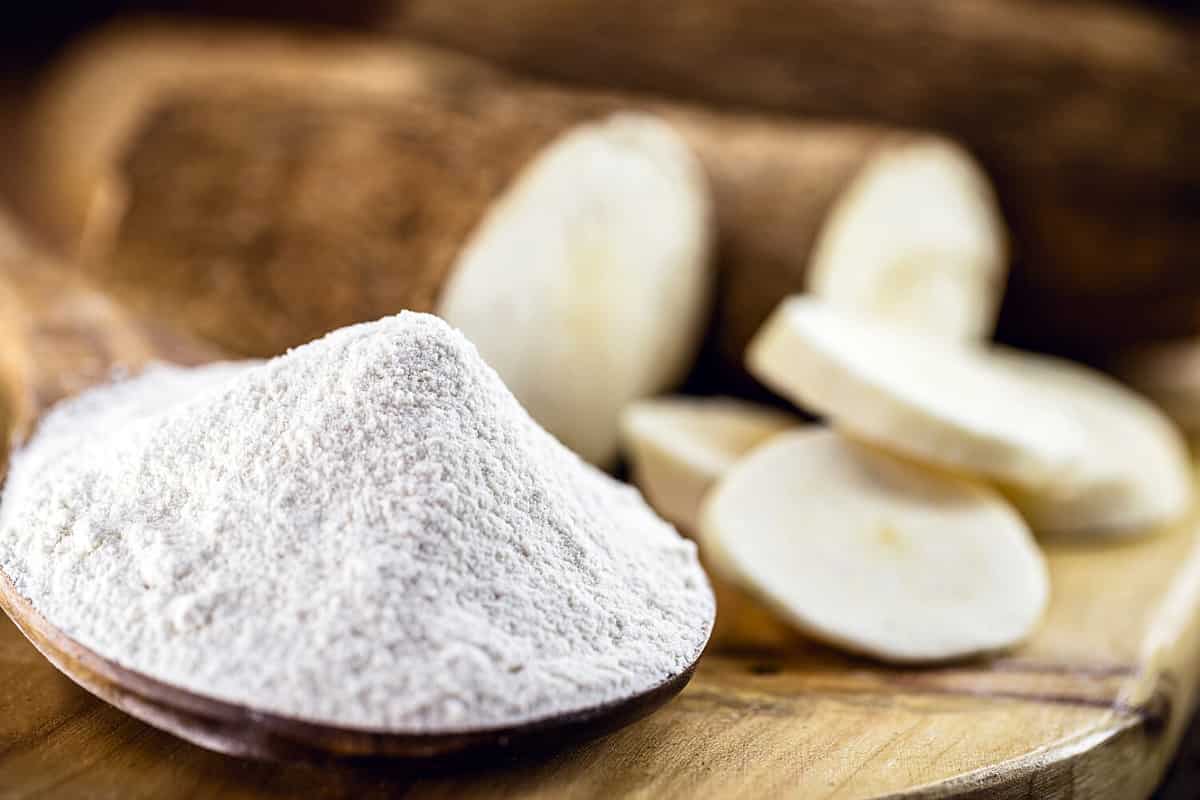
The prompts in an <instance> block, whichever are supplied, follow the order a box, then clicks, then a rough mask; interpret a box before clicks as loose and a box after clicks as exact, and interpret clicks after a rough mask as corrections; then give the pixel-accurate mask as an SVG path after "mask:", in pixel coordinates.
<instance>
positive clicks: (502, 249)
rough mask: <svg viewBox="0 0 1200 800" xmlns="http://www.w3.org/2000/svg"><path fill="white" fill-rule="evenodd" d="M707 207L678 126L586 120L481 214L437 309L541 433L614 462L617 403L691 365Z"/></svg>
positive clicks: (704, 297)
mask: <svg viewBox="0 0 1200 800" xmlns="http://www.w3.org/2000/svg"><path fill="white" fill-rule="evenodd" d="M710 216H711V210H710V207H709V196H708V187H707V185H706V182H705V177H704V172H703V170H702V169H701V167H700V164H699V163H698V162H697V161H696V158H695V156H694V155H693V154H692V152H691V151H690V149H689V148H688V146H687V144H686V143H685V142H684V141H683V140H682V139H680V138H679V135H678V134H677V133H675V131H674V130H673V129H672V128H671V127H670V126H669V125H667V124H665V123H663V122H662V121H660V120H659V119H657V118H656V117H652V116H648V115H645V114H623V115H617V116H613V117H611V118H608V119H605V120H603V121H600V122H596V123H590V124H585V125H581V126H579V127H577V128H574V129H572V130H571V131H569V132H567V133H566V134H564V135H563V136H562V137H561V138H559V139H557V140H556V141H554V142H552V143H551V144H550V145H549V146H547V147H546V148H545V149H544V150H543V151H541V152H540V153H539V154H538V155H537V156H536V157H535V158H534V159H533V161H532V162H531V163H530V164H529V165H528V166H527V167H525V168H524V169H523V170H522V172H521V173H520V174H519V175H518V176H517V177H516V179H515V180H514V182H513V184H512V185H511V186H510V187H508V188H507V189H506V190H505V192H504V194H503V195H502V196H501V197H500V198H499V199H498V200H497V201H496V203H495V204H494V205H493V206H492V207H491V208H489V209H488V210H487V212H486V214H485V216H484V218H483V221H482V222H481V223H480V225H479V227H478V228H477V229H476V230H475V232H474V233H472V235H471V238H470V239H468V241H467V243H466V245H465V246H464V247H463V250H462V252H461V253H460V255H459V257H458V262H457V266H456V267H455V268H454V271H453V272H452V273H451V275H450V277H449V280H448V282H447V284H446V286H445V287H444V289H443V291H442V294H441V297H440V299H439V301H438V304H437V312H438V314H439V315H440V316H442V317H444V318H445V319H446V320H447V321H448V322H450V324H452V325H454V326H455V327H457V328H459V329H460V330H461V331H463V333H465V334H466V335H467V337H468V338H470V339H471V340H473V341H474V342H477V343H478V347H479V351H480V354H481V355H482V356H483V357H484V359H485V360H486V361H487V362H488V363H489V364H490V365H491V366H492V367H493V368H495V370H496V371H497V372H499V373H500V376H501V377H502V378H503V379H504V382H505V384H507V386H508V388H509V389H510V390H511V391H512V392H513V394H515V395H516V396H517V398H518V399H519V400H520V401H521V403H522V405H524V406H525V408H526V409H527V410H528V411H529V413H530V414H532V415H533V416H534V418H535V419H537V420H538V421H539V422H540V423H541V424H542V425H543V426H544V427H545V428H546V429H547V430H549V431H550V432H551V433H554V434H555V435H557V436H558V437H559V438H560V439H562V440H563V441H564V442H565V443H566V444H567V445H569V446H570V447H571V448H573V449H574V450H575V451H576V452H578V453H579V454H580V455H582V456H583V457H584V458H586V459H587V460H589V461H591V462H593V463H596V464H604V465H607V464H610V463H611V462H612V461H613V460H614V459H615V457H616V455H617V431H618V427H619V418H620V414H621V411H622V409H624V408H625V406H626V405H628V404H629V403H630V402H632V401H634V400H637V399H638V398H640V397H646V396H648V395H652V394H655V393H657V392H660V391H662V390H664V389H667V388H670V387H671V386H673V385H674V384H676V383H677V382H679V381H681V380H682V379H683V377H684V376H685V374H686V373H687V370H688V369H689V368H690V366H691V364H692V359H693V357H694V356H695V349H696V345H697V344H698V342H699V341H700V338H701V336H702V335H703V330H704V325H705V323H706V322H707V320H708V310H709V292H710V288H711V286H710V285H711V282H712V280H711V278H712V274H711V271H710V260H709V246H710V240H711V235H710Z"/></svg>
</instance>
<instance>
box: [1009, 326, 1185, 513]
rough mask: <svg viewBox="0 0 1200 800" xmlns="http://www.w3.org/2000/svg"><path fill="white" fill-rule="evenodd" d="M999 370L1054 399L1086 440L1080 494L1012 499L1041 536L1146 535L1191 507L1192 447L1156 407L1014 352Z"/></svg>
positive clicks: (1070, 367) (1091, 376) (1095, 378)
mask: <svg viewBox="0 0 1200 800" xmlns="http://www.w3.org/2000/svg"><path fill="white" fill-rule="evenodd" d="M992 358H994V359H995V360H996V361H997V363H999V364H1000V365H1001V367H1002V368H1004V369H1008V370H1011V371H1012V372H1013V373H1014V374H1015V375H1017V376H1019V377H1021V378H1022V379H1025V380H1028V381H1029V382H1030V383H1031V384H1034V385H1036V386H1037V387H1038V388H1039V390H1040V391H1043V392H1049V393H1050V395H1051V396H1052V397H1053V398H1054V399H1055V400H1057V401H1058V402H1059V403H1060V404H1061V406H1062V407H1063V408H1064V409H1066V410H1067V411H1069V413H1070V414H1071V417H1072V419H1074V420H1075V421H1076V422H1077V423H1078V424H1079V425H1080V426H1082V428H1083V430H1084V433H1085V435H1086V437H1087V457H1086V458H1085V459H1084V461H1083V463H1082V465H1081V469H1082V470H1084V471H1085V472H1086V473H1088V474H1089V475H1091V476H1092V477H1090V478H1088V479H1085V480H1083V481H1080V482H1079V485H1081V486H1083V487H1085V488H1082V489H1081V490H1079V491H1070V490H1069V489H1068V490H1063V491H1061V492H1058V491H1053V490H1052V491H1050V492H1036V491H1033V492H1029V491H1022V490H1021V489H1019V488H1016V489H1013V490H1012V491H1011V492H1010V498H1011V499H1012V500H1013V501H1014V502H1015V503H1016V505H1017V507H1018V508H1020V509H1021V513H1022V514H1024V515H1025V518H1026V519H1027V520H1028V521H1029V524H1030V525H1031V526H1032V527H1033V529H1034V530H1035V531H1037V532H1038V533H1062V534H1113V535H1118V534H1126V535H1127V534H1135V533H1147V532H1151V531H1153V530H1155V529H1156V528H1158V527H1160V526H1162V525H1164V524H1166V523H1169V522H1174V521H1176V520H1178V519H1180V518H1181V517H1183V516H1184V515H1185V514H1186V513H1187V512H1188V510H1189V509H1190V508H1191V507H1192V502H1193V483H1194V478H1193V475H1192V465H1191V458H1190V456H1189V454H1188V449H1187V443H1186V442H1185V441H1184V439H1183V436H1182V434H1181V433H1180V431H1179V430H1178V429H1177V428H1176V427H1175V425H1174V423H1173V422H1172V421H1171V420H1170V418H1168V417H1167V416H1166V415H1165V414H1164V413H1163V412H1162V411H1160V410H1159V409H1158V408H1157V407H1156V406H1155V405H1154V404H1153V403H1151V402H1150V401H1149V400H1147V399H1146V398H1144V397H1142V396H1141V395H1139V394H1138V393H1137V392H1134V391H1132V390H1131V389H1128V388H1126V387H1125V386H1122V385H1121V384H1120V383H1118V382H1117V381H1115V380H1114V379H1112V378H1110V377H1108V376H1107V375H1104V374H1103V373H1100V372H1097V371H1096V370H1093V369H1089V368H1087V367H1084V366H1081V365H1079V364H1074V363H1071V362H1069V361H1064V360H1062V359H1058V358H1049V357H1045V356H1036V355H1033V354H1031V353H1022V352H1018V351H1015V350H1006V349H1001V350H996V351H994V352H993V354H992Z"/></svg>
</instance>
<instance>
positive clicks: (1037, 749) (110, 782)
mask: <svg viewBox="0 0 1200 800" xmlns="http://www.w3.org/2000/svg"><path fill="white" fill-rule="evenodd" d="M1050 563H1051V572H1052V578H1053V581H1054V600H1053V603H1052V606H1051V609H1050V612H1049V618H1048V620H1047V623H1046V625H1045V626H1044V628H1043V629H1042V630H1041V631H1040V633H1039V634H1038V635H1037V637H1036V638H1035V639H1034V640H1033V641H1032V642H1030V643H1029V645H1027V646H1026V647H1024V648H1022V649H1021V650H1020V651H1018V652H1016V653H1014V654H1012V655H1011V656H1009V657H1006V658H1002V659H998V660H994V661H990V662H978V663H969V664H961V665H953V666H947V667H940V668H936V669H927V670H899V669H896V670H893V669H886V668H882V667H879V666H876V665H874V664H872V663H870V662H867V661H859V660H853V659H847V658H844V657H841V656H838V655H836V654H834V653H832V652H831V651H828V650H825V649H823V648H819V647H816V646H805V645H801V646H797V647H794V648H791V649H787V650H764V651H759V652H725V653H713V654H710V655H708V656H706V657H705V659H704V660H703V661H702V662H701V664H700V668H699V669H698V671H697V673H696V677H695V679H694V680H693V682H692V684H691V685H690V686H689V687H688V688H687V689H686V690H685V691H684V692H683V693H682V694H681V695H680V696H679V697H678V698H676V699H675V700H674V701H672V702H671V703H670V704H668V705H667V706H666V707H665V708H664V709H663V710H662V711H660V712H659V713H657V714H655V715H653V716H651V717H649V718H647V719H645V720H643V721H641V722H639V723H636V724H634V725H633V726H631V727H629V728H626V729H624V730H622V731H620V732H618V733H616V734H613V735H612V736H610V737H608V738H607V739H604V740H601V741H597V742H593V743H591V744H587V745H583V746H580V747H575V748H570V749H567V750H565V751H563V752H559V753H557V754H555V755H552V756H548V757H544V758H540V759H533V760H522V761H506V762H501V763H493V764H482V765H474V766H472V767H471V768H470V769H469V770H465V771H463V770H462V768H460V771H455V772H445V771H443V772H440V773H434V774H430V773H421V772H417V771H413V770H412V768H411V767H405V766H404V765H403V764H394V763H386V762H374V763H354V764H340V765H326V766H272V765H267V764H263V763H259V762H250V761H242V760H237V759H232V758H229V757H225V756H219V755H216V754H214V753H210V752H208V751H205V750H202V749H200V748H198V747H194V746H192V745H189V744H186V743H184V742H182V741H181V740H178V739H175V738H174V737H171V736H169V735H167V734H163V733H159V732H157V731H155V730H153V729H152V728H149V727H148V726H145V725H143V724H142V723H139V722H137V721H135V720H133V719H132V718H130V717H127V716H125V715H124V714H122V713H121V712H119V711H117V710H116V709H114V708H112V707H110V706H108V705H106V704H104V703H102V702H100V701H98V700H96V699H94V698H92V697H91V696H90V695H88V694H86V693H85V692H83V691H82V690H80V689H78V688H76V687H75V686H74V685H73V684H72V683H70V681H68V680H67V679H66V678H64V677H62V676H61V675H60V674H59V673H58V672H57V671H55V670H54V668H53V667H51V666H50V665H49V663H47V662H46V661H45V660H43V659H42V658H41V657H40V656H39V655H38V654H37V652H36V651H35V650H34V649H33V648H32V647H31V646H30V645H29V644H28V643H27V642H26V641H25V640H24V639H22V637H21V636H20V634H19V633H18V632H17V630H16V629H15V628H14V627H13V626H12V625H11V624H9V623H7V622H3V623H0V797H3V798H6V800H7V799H8V798H32V797H56V798H57V797H62V798H73V797H80V798H83V797H89V798H91V797H121V798H141V797H145V798H150V797H154V798H163V797H191V796H212V795H215V794H217V793H222V794H224V795H228V796H231V797H283V796H292V795H294V794H297V793H301V792H302V793H304V794H305V795H306V796H308V797H375V796H392V795H395V794H399V793H401V792H402V791H405V792H409V791H410V792H412V793H413V794H414V795H415V796H422V797H466V798H469V797H569V798H593V797H595V798H600V797H613V796H621V795H634V796H642V797H655V798H695V797H709V796H720V797H747V798H750V797H762V796H770V795H775V796H783V797H796V798H859V797H875V796H881V795H888V794H896V793H903V795H904V796H905V797H998V798H1035V797H1036V798H1047V797H1049V798H1056V797H1087V798H1128V797H1140V796H1146V795H1148V794H1149V793H1150V792H1151V791H1152V789H1153V788H1154V786H1155V785H1156V783H1157V782H1158V780H1159V779H1160V776H1161V774H1162V772H1163V770H1164V769H1165V767H1166V765H1167V763H1168V761H1169V759H1170V757H1171V754H1172V752H1173V750H1174V747H1175V745H1176V743H1177V742H1178V739H1179V736H1180V733H1181V731H1182V729H1183V727H1184V725H1186V722H1187V717H1188V712H1189V709H1190V708H1191V707H1192V702H1193V697H1194V688H1195V682H1196V677H1197V670H1198V668H1200V625H1198V624H1197V619H1198V616H1197V609H1198V606H1200V527H1198V526H1197V524H1196V522H1195V521H1191V522H1189V523H1188V524H1187V525H1184V526H1182V527H1180V528H1178V529H1176V530H1174V531H1170V532H1166V533H1164V534H1163V535H1162V536H1159V537H1156V538H1154V539H1152V540H1149V541H1145V542H1142V543H1138V544H1129V545H1124V546H1113V547H1108V548H1100V549H1095V548H1080V547H1075V546H1071V545H1058V546H1052V547H1051V549H1050Z"/></svg>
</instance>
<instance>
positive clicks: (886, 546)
mask: <svg viewBox="0 0 1200 800" xmlns="http://www.w3.org/2000/svg"><path fill="white" fill-rule="evenodd" d="M701 547H702V550H704V551H705V552H708V553H710V554H711V557H710V563H711V566H712V568H713V569H714V570H715V571H716V572H717V573H719V574H722V575H724V577H726V578H728V579H730V580H732V581H734V582H735V583H737V584H739V585H741V586H742V587H744V588H745V589H746V590H747V591H749V592H751V593H752V594H754V595H755V596H756V597H758V598H760V599H762V600H763V601H764V602H765V603H767V604H768V605H769V606H770V607H771V608H772V609H774V610H775V611H776V612H777V613H778V614H779V615H780V616H781V617H782V618H783V619H786V620H787V621H789V622H790V623H791V624H793V625H795V626H796V627H797V628H799V629H800V630H802V631H804V632H805V633H808V634H809V635H811V636H813V637H814V638H816V639H819V640H821V641H825V642H828V643H831V644H835V645H837V646H839V647H842V648H845V649H848V650H851V651H854V652H858V653H863V654H866V655H870V656H873V657H876V658H880V659H884V660H887V661H896V662H921V661H936V660H942V659H949V658H959V657H963V656H968V655H973V654H977V653H983V652H989V651H993V650H999V649H1003V648H1006V647H1010V646H1012V645H1014V644H1016V643H1018V642H1020V641H1022V640H1023V639H1025V638H1026V637H1027V636H1028V635H1029V634H1030V633H1031V632H1032V631H1033V630H1034V628H1035V627H1036V625H1037V623H1038V621H1039V620H1040V619H1041V616H1042V613H1043V611H1044V609H1045V606H1046V603H1047V598H1048V595H1049V581H1048V576H1047V571H1046V565H1045V563H1044V560H1043V558H1042V555H1041V552H1040V551H1039V550H1038V548H1037V547H1036V545H1035V544H1034V542H1033V539H1032V537H1031V536H1030V533H1029V530H1028V528H1027V527H1026V526H1025V523H1024V522H1023V521H1022V520H1021V518H1020V516H1018V515H1017V513H1016V512H1015V511H1014V510H1013V509H1012V508H1011V507H1010V506H1009V505H1008V504H1007V503H1006V502H1005V501H1004V499H1003V498H1002V497H1001V496H1000V495H998V494H997V493H995V492H993V491H991V490H989V489H987V488H986V487H984V486H982V485H980V484H976V483H973V482H971V481H968V480H965V479H961V478H957V477H952V476H950V475H948V474H944V473H939V472H935V471H931V470H928V469H926V468H924V467H921V466H918V465H916V464H913V463H911V462H906V461H903V460H900V459H898V458H895V457H893V456H890V455H886V454H884V453H882V452H878V451H873V450H871V449H869V448H867V447H865V446H863V445H860V444H855V443H853V442H851V441H849V440H847V439H844V438H843V437H841V436H840V435H838V434H837V433H836V432H833V431H829V430H820V429H815V430H810V431H803V432H797V433H784V434H781V435H779V436H777V437H775V438H773V439H772V440H771V441H769V442H767V443H766V444H764V445H763V446H762V447H759V448H757V449H755V450H754V451H753V452H752V453H751V454H750V455H749V456H747V458H746V459H745V460H744V461H742V462H740V463H739V464H738V465H737V466H736V467H734V468H733V470H732V471H731V472H730V473H729V474H728V475H727V476H726V477H725V478H724V479H723V480H722V481H721V482H720V483H719V484H718V486H717V488H716V489H715V490H714V491H713V493H712V495H710V497H709V499H708V501H707V502H706V504H705V506H704V509H703V512H702V517H701Z"/></svg>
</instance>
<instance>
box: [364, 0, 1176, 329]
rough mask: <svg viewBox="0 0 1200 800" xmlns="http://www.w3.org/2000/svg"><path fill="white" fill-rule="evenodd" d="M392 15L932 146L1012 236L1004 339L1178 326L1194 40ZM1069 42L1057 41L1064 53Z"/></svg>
mask: <svg viewBox="0 0 1200 800" xmlns="http://www.w3.org/2000/svg"><path fill="white" fill-rule="evenodd" d="M490 9H491V4H490V3H488V2H486V0H459V1H458V2H453V3H447V2H443V0H404V1H403V2H393V3H391V4H389V5H387V6H385V7H384V9H383V11H382V17H383V19H382V20H381V21H380V23H379V24H380V25H382V26H387V25H388V24H390V25H391V27H393V28H394V29H397V30H399V31H402V32H404V33H407V34H411V35H418V36H421V37H424V38H426V39H427V40H429V41H433V42H437V43H439V44H444V45H450V46H454V47H458V48H461V49H463V50H466V51H468V52H472V53H474V54H477V55H481V56H486V57H489V58H492V59H495V60H496V61H498V62H501V63H504V64H506V65H509V66H514V67H519V68H522V69H524V70H527V71H529V72H531V73H533V74H537V75H542V76H545V77H548V78H558V79H567V80H574V81H579V82H582V83H587V84H590V85H600V86H613V87H622V88H625V89H631V90H645V91H653V92H656V93H666V94H672V95H675V96H679V97H687V98H694V99H700V100H705V101H708V102H712V103H718V104H725V105H730V106H736V107H738V108H746V107H757V108H760V109H769V110H772V111H776V112H787V113H794V114H798V115H803V116H807V117H812V116H818V117H829V118H837V119H864V120H880V121H883V122H886V123H888V124H893V125H903V126H911V127H916V128H926V127H928V128H932V129H936V130H939V131H946V132H947V133H948V134H949V135H951V136H954V137H955V138H957V139H958V140H960V141H962V142H963V143H964V144H966V145H967V146H968V147H970V148H971V150H972V152H974V153H975V154H976V155H977V156H978V157H979V159H980V160H981V162H982V163H983V165H984V166H985V167H986V168H987V170H988V172H989V174H990V175H991V176H992V177H993V179H994V180H995V181H996V185H997V189H998V193H999V196H1000V199H1001V202H1002V205H1003V207H1004V209H1005V212H1006V215H1007V217H1008V219H1009V222H1010V224H1011V226H1012V229H1013V239H1014V256H1015V262H1014V280H1013V281H1012V283H1011V285H1010V292H1009V294H1008V296H1007V298H1006V301H1005V309H1006V313H1005V315H1004V316H1005V323H1006V324H1005V325H1004V326H1003V327H1007V329H1008V333H1009V334H1010V335H1011V336H1012V337H1014V338H1019V339H1020V340H1021V341H1022V342H1023V343H1033V344H1038V345H1040V346H1050V345H1054V346H1058V347H1062V348H1066V349H1077V350H1083V351H1087V350H1094V349H1095V348H1097V347H1098V346H1101V347H1105V348H1108V349H1111V346H1112V345H1115V344H1117V343H1120V342H1125V343H1129V342H1133V341H1143V340H1147V339H1153V338H1160V337H1168V336H1186V335H1190V334H1193V333H1195V332H1196V331H1197V329H1198V328H1200V270H1197V269H1196V265H1195V253H1196V252H1197V250H1198V249H1200V226H1197V225H1196V224H1195V221H1196V208H1197V207H1198V206H1200V149H1198V148H1196V146H1195V143H1196V142H1197V141H1198V140H1200V92H1197V91H1196V86H1197V85H1200V60H1197V59H1196V57H1195V51H1196V40H1197V35H1198V32H1200V28H1198V26H1197V23H1196V22H1195V21H1193V20H1179V19H1171V18H1167V17H1165V16H1164V15H1162V14H1160V13H1157V11H1156V10H1154V9H1149V8H1146V7H1138V4H1125V3H1099V2H1078V3H1074V2H1072V3H1046V2H1036V0H977V1H976V2H968V3H955V2H947V1H946V0H915V1H912V2H905V3H900V4H897V3H894V2H889V0H816V1H815V2H805V3H794V2H790V0H732V1H731V2H724V3H719V4H703V5H701V4H697V3H691V2H687V0H665V2H657V3H652V4H648V3H644V2H637V0H515V2H509V3H506V4H505V8H504V13H503V14H497V13H490ZM1064 31H1069V32H1070V34H1069V35H1064Z"/></svg>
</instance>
